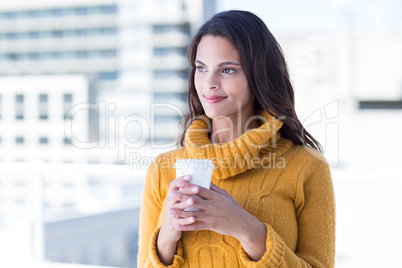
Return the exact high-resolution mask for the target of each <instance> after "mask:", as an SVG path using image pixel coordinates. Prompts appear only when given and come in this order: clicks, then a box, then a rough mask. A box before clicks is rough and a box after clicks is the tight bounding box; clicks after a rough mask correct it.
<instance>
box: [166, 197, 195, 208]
mask: <svg viewBox="0 0 402 268" xmlns="http://www.w3.org/2000/svg"><path fill="white" fill-rule="evenodd" d="M193 204H194V197H193V196H192V197H189V198H187V199H186V200H183V201H181V202H178V203H176V204H174V205H172V206H171V208H173V209H180V210H183V209H185V208H188V207H190V206H191V205H193Z"/></svg>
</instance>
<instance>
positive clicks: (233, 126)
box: [210, 115, 260, 143]
mask: <svg viewBox="0 0 402 268" xmlns="http://www.w3.org/2000/svg"><path fill="white" fill-rule="evenodd" d="M243 118H244V119H243ZM259 125H260V124H259V123H258V120H257V119H251V116H241V117H240V118H237V116H236V115H235V116H234V117H230V116H229V117H218V118H213V119H212V133H211V137H210V139H211V143H225V142H229V141H232V140H235V139H236V138H238V137H240V136H241V135H242V134H243V133H245V132H247V131H248V130H251V129H253V128H257V127H259Z"/></svg>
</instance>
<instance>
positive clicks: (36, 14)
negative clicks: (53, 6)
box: [28, 10, 43, 18]
mask: <svg viewBox="0 0 402 268" xmlns="http://www.w3.org/2000/svg"><path fill="white" fill-rule="evenodd" d="M28 16H29V17H31V18H40V17H42V16H43V12H42V10H30V11H28Z"/></svg>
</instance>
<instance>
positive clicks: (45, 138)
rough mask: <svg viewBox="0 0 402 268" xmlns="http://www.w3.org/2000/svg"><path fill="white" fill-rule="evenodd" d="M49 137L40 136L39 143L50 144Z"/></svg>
mask: <svg viewBox="0 0 402 268" xmlns="http://www.w3.org/2000/svg"><path fill="white" fill-rule="evenodd" d="M48 143H49V139H48V138H47V137H40V138H39V144H48Z"/></svg>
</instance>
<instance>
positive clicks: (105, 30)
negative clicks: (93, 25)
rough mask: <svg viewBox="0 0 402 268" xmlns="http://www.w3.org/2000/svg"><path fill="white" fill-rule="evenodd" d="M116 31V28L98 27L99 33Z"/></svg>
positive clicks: (107, 33) (111, 33)
mask: <svg viewBox="0 0 402 268" xmlns="http://www.w3.org/2000/svg"><path fill="white" fill-rule="evenodd" d="M116 32H117V30H116V28H100V29H99V33H100V35H115V34H116Z"/></svg>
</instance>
